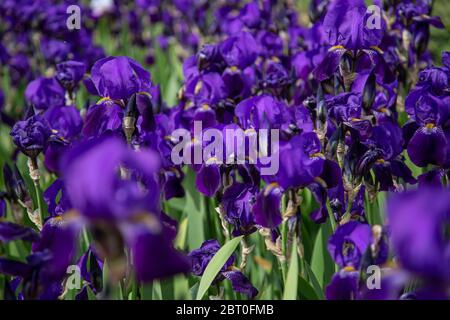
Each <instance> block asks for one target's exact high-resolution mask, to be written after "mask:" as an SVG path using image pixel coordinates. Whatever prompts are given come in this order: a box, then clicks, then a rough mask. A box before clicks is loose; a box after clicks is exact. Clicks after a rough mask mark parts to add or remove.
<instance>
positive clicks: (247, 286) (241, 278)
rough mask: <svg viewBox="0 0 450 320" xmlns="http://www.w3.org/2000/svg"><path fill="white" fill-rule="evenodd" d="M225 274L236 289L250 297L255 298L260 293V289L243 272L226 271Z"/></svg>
mask: <svg viewBox="0 0 450 320" xmlns="http://www.w3.org/2000/svg"><path fill="white" fill-rule="evenodd" d="M223 276H224V277H225V278H226V279H228V280H230V282H231V286H232V288H233V290H234V291H236V292H239V293H242V294H245V295H247V296H248V297H249V299H253V298H254V297H256V296H257V295H258V290H257V289H256V288H255V287H254V286H253V285H252V284H251V282H250V280H249V279H247V277H246V276H245V275H244V274H243V273H242V272H240V271H236V270H233V271H225V272H223Z"/></svg>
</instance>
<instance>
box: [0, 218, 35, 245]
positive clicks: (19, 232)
mask: <svg viewBox="0 0 450 320" xmlns="http://www.w3.org/2000/svg"><path fill="white" fill-rule="evenodd" d="M38 239H39V235H38V233H36V231H34V230H33V229H31V228H29V227H23V226H21V225H19V224H16V223H12V222H8V221H0V241H2V243H8V242H10V241H14V240H24V241H36V240H38Z"/></svg>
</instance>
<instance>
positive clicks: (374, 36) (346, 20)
mask: <svg viewBox="0 0 450 320" xmlns="http://www.w3.org/2000/svg"><path fill="white" fill-rule="evenodd" d="M370 16H371V14H370V13H369V12H368V11H367V7H366V5H365V3H364V1H363V0H334V1H330V4H329V5H328V7H327V14H326V15H325V18H324V21H323V26H324V30H325V33H326V34H327V35H328V37H329V43H330V45H332V46H337V45H339V46H343V47H344V48H346V49H349V50H356V49H363V48H370V47H371V46H378V45H379V44H380V42H381V40H382V37H383V32H384V30H383V28H370V27H369V23H368V19H369V17H370ZM379 18H380V20H381V21H382V17H379ZM381 21H380V22H381ZM381 27H384V25H383V26H381Z"/></svg>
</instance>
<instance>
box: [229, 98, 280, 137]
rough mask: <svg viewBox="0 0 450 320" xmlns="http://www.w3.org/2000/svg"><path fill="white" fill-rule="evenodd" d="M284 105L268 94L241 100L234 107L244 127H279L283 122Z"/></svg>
mask: <svg viewBox="0 0 450 320" xmlns="http://www.w3.org/2000/svg"><path fill="white" fill-rule="evenodd" d="M286 108H287V107H286V105H285V104H284V103H283V102H281V101H278V100H277V99H275V98H274V97H272V96H270V95H266V94H264V95H260V96H256V97H251V98H248V99H245V100H243V101H241V102H240V103H239V104H238V105H237V106H236V109H235V115H236V117H238V119H239V122H240V123H241V125H242V127H243V128H244V129H249V128H253V129H255V130H258V129H270V128H280V127H281V125H282V124H284V123H285V120H286V119H285V118H284V114H285V109H286Z"/></svg>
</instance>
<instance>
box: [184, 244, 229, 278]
mask: <svg viewBox="0 0 450 320" xmlns="http://www.w3.org/2000/svg"><path fill="white" fill-rule="evenodd" d="M219 249H220V244H219V242H218V241H217V240H214V239H212V240H207V241H205V242H203V243H202V245H201V246H200V248H198V249H195V250H192V251H191V252H190V253H189V258H190V259H191V263H192V273H193V274H194V275H196V276H201V275H203V272H205V269H206V267H207V266H208V263H209V261H211V259H212V257H214V255H215V254H216V253H217V251H219ZM233 263H234V255H232V256H231V257H230V258H229V259H228V260H227V262H226V263H225V264H224V266H223V267H222V268H221V271H222V272H224V271H226V270H227V269H228V268H230V267H231V266H232V265H233Z"/></svg>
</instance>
